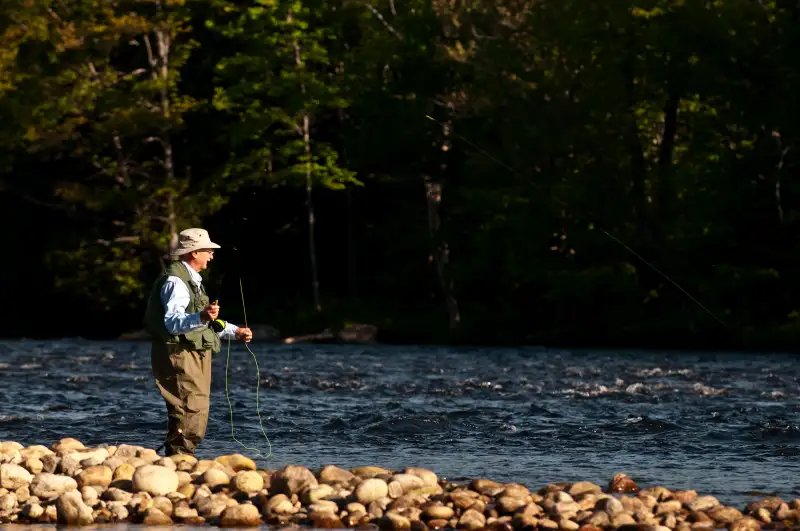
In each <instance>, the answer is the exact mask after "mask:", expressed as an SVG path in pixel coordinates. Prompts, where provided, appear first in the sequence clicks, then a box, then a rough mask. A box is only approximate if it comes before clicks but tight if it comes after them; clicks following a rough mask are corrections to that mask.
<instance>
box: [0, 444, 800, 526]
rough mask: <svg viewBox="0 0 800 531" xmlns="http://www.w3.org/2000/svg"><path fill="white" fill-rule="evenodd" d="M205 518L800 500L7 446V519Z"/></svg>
mask: <svg viewBox="0 0 800 531" xmlns="http://www.w3.org/2000/svg"><path fill="white" fill-rule="evenodd" d="M118 522H130V523H135V524H145V525H172V524H192V525H202V524H210V525H216V526H220V527H245V526H257V525H263V524H266V525H270V526H274V527H282V526H286V527H291V526H295V527H296V526H300V527H313V528H345V527H348V528H360V529H390V530H406V529H410V530H415V531H424V530H427V529H443V528H451V529H452V528H455V529H466V530H470V531H475V530H479V529H491V530H493V531H512V530H523V529H524V530H534V529H540V530H553V531H555V530H561V531H604V530H608V529H614V530H617V531H667V530H675V531H712V530H713V529H718V528H727V529H728V530H729V531H751V530H756V529H764V530H768V529H784V528H794V527H797V526H798V523H800V499H795V500H782V499H780V498H764V499H762V500H760V501H757V502H753V503H750V504H749V505H747V506H746V507H743V508H741V509H737V508H735V507H730V506H725V505H723V504H721V503H720V502H719V500H717V499H716V498H715V497H713V496H709V495H699V494H698V493H697V492H695V491H693V490H679V491H678V490H676V491H670V490H668V489H667V488H665V487H661V486H654V487H649V488H640V487H639V486H638V485H637V484H636V483H635V481H634V480H633V479H631V478H630V477H628V476H627V475H625V474H617V475H616V476H614V477H613V478H611V479H610V481H609V484H608V485H605V486H600V485H596V484H593V483H590V482H584V481H581V482H577V483H554V484H549V485H544V486H542V487H540V488H538V489H533V488H531V487H529V486H526V485H522V484H519V483H499V482H495V481H492V480H491V479H490V478H476V479H473V480H471V481H468V482H464V483H451V482H448V481H445V480H443V479H440V478H439V477H438V476H437V475H436V473H435V472H433V471H431V470H426V469H424V468H417V467H408V468H405V469H403V470H387V469H385V468H381V467H378V466H360V467H357V468H354V469H352V470H346V469H343V468H339V467H336V466H332V465H329V466H324V467H322V468H320V469H318V470H310V469H308V468H306V467H303V466H299V465H287V466H284V467H282V468H280V469H259V468H257V466H256V464H255V463H254V462H253V461H252V460H251V459H249V458H247V457H245V456H243V455H240V454H233V455H225V456H220V457H217V458H216V459H213V460H210V459H200V460H198V459H196V458H194V457H192V456H172V457H168V458H167V457H161V456H159V455H158V454H157V453H156V452H155V451H154V450H152V449H148V448H143V447H141V446H132V445H126V444H121V445H119V446H110V445H100V446H96V447H92V448H87V447H85V446H84V445H83V444H82V443H81V442H80V441H78V440H75V439H72V438H66V439H62V440H60V441H59V442H57V443H55V444H53V445H51V446H50V447H47V446H44V445H32V446H28V447H24V446H23V445H21V444H19V443H16V442H12V441H6V442H2V443H0V524H8V523H18V524H37V523H38V524H42V523H45V524H53V523H58V524H63V525H91V524H104V523H110V524H113V523H118Z"/></svg>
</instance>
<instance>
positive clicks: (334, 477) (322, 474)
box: [319, 465, 356, 485]
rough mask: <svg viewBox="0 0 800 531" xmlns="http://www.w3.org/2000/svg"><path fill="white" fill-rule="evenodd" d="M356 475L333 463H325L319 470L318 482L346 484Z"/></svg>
mask: <svg viewBox="0 0 800 531" xmlns="http://www.w3.org/2000/svg"><path fill="white" fill-rule="evenodd" d="M355 478H356V475H355V474H353V473H352V472H350V471H349V470H345V469H344V468H339V467H338V466H334V465H327V466H324V467H322V469H320V471H319V482H320V483H328V484H332V485H333V484H337V483H339V484H343V485H348V484H350V483H351V482H352V481H353V480H354V479H355Z"/></svg>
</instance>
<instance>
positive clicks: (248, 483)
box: [231, 470, 264, 494]
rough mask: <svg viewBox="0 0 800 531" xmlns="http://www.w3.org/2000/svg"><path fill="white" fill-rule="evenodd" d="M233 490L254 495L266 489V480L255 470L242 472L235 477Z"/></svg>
mask: <svg viewBox="0 0 800 531" xmlns="http://www.w3.org/2000/svg"><path fill="white" fill-rule="evenodd" d="M231 483H232V484H233V488H234V489H235V490H237V491H239V492H244V493H246V494H254V493H256V492H259V491H260V490H261V489H263V488H264V478H262V477H261V475H260V474H259V473H258V472H256V471H254V470H242V471H240V472H237V473H236V475H235V476H233V481H232V482H231Z"/></svg>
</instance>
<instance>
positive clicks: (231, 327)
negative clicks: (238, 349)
mask: <svg viewBox="0 0 800 531" xmlns="http://www.w3.org/2000/svg"><path fill="white" fill-rule="evenodd" d="M237 330H239V327H238V326H236V325H235V324H233V323H229V322H228V321H225V329H224V330H222V331H221V332H219V334H218V335H219V337H220V339H225V338H226V337H236V331H237Z"/></svg>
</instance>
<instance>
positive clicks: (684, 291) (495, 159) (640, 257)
mask: <svg viewBox="0 0 800 531" xmlns="http://www.w3.org/2000/svg"><path fill="white" fill-rule="evenodd" d="M425 118H427V119H429V120H431V121H433V122H435V123H437V124H439V125H440V126H442V127H444V124H443V123H441V122H440V121H438V120H436V119H435V118H433V117H432V116H431V115H429V114H426V115H425ZM450 135H451V136H454V137H456V138H459V139H461V140H463V141H464V142H466V143H467V144H469V145H470V146H472V147H474V148H475V149H477V150H478V151H479V152H481V153H482V154H484V155H486V156H487V157H489V158H490V159H492V160H493V161H495V162H496V163H498V164H500V165H501V166H503V167H504V168H506V169H508V170H509V171H511V172H512V173H514V174H515V175H516V176H518V177H521V178H523V179H524V178H525V177H524V176H523V175H522V174H521V173H520V172H519V171H517V170H516V169H514V168H512V167H511V166H509V165H508V164H506V163H505V162H503V161H502V160H500V159H498V158H497V157H495V156H494V155H492V154H491V153H489V152H488V151H486V150H485V149H482V148H481V147H480V146H477V145H475V143H474V142H472V141H470V140H469V139H468V138H465V137H464V136H462V135H460V134H458V133H453V132H452V131H451V132H450ZM534 184H536V183H534ZM550 195H551V197H553V199H555V200H556V202H558V203H560V204H561V205H562V206H565V207H567V208H569V209H570V210H571V211H573V213H575V214H576V215H577V216H578V217H579V218H582V219H583V220H584V221H587V222H589V223H590V224H591V225H593V226H595V227H597V229H598V230H599V231H600V232H602V233H603V234H605V235H606V236H608V237H609V238H611V239H612V240H613V241H615V242H616V243H618V244H619V245H621V246H622V247H623V248H624V249H626V250H627V251H628V252H630V253H631V254H632V255H633V256H635V257H636V258H638V259H639V260H641V261H642V262H643V263H644V264H646V265H647V266H648V267H649V268H650V269H652V270H653V271H655V272H656V273H658V274H659V275H661V276H662V277H663V278H664V279H666V280H667V281H668V282H669V283H670V284H672V285H673V286H675V287H676V288H678V289H679V290H680V291H681V292H683V294H684V295H686V296H687V297H688V298H689V299H690V300H691V301H692V302H694V303H695V304H697V305H698V306H699V307H700V308H702V309H703V310H704V311H705V312H706V313H707V314H708V315H710V316H711V317H713V318H714V319H716V320H717V321H718V322H719V323H720V324H722V326H724V327H725V328H726V329H728V330H730V328H729V327H728V325H727V324H726V323H725V321H723V320H722V319H720V318H719V317H717V316H716V315H715V314H714V313H713V312H712V311H711V310H709V309H708V308H706V307H705V306H704V305H703V304H702V303H701V302H700V301H699V300H697V299H696V298H695V297H693V296H692V295H691V294H690V293H689V292H688V291H686V290H685V289H683V288H682V287H681V286H680V285H679V284H678V283H677V282H675V281H674V280H672V279H671V278H670V277H669V276H668V275H667V274H666V273H664V272H662V271H661V270H660V269H658V268H657V267H656V266H654V265H653V264H651V263H650V262H649V261H647V260H646V259H645V258H644V257H643V256H642V255H640V254H639V253H637V252H636V251H634V250H633V249H631V248H630V246H628V245H626V244H625V243H624V242H622V241H621V240H620V239H619V238H617V237H616V236H614V235H613V234H611V233H610V232H608V231H607V230H605V229H604V228H602V227H601V226H600V225H598V224H597V223H595V222H594V221H593V220H591V219H589V218H587V217H586V216H584V215H582V214H580V213H579V212H575V210H574V209H573V208H572V207H571V206H570V205H569V204H568V203H567V202H566V201H563V200H561V199H559V198H558V197H557V196H555V195H553V194H550Z"/></svg>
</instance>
